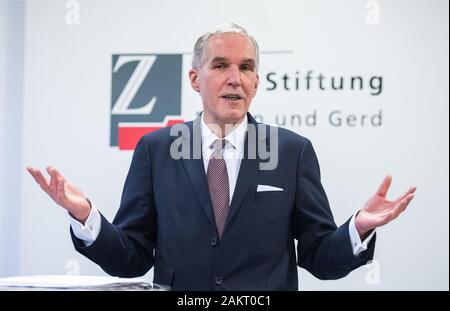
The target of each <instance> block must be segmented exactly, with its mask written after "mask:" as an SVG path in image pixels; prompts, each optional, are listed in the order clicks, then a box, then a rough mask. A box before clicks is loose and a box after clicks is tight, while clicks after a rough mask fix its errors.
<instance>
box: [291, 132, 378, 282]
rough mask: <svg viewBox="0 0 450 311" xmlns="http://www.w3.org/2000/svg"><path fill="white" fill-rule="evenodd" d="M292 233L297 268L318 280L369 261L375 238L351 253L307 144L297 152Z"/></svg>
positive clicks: (339, 275) (345, 231) (346, 234)
mask: <svg viewBox="0 0 450 311" xmlns="http://www.w3.org/2000/svg"><path fill="white" fill-rule="evenodd" d="M296 187H297V188H296V195H295V206H294V214H293V232H294V236H295V238H296V239H297V240H298V244H297V253H298V257H297V258H298V266H300V267H302V268H305V269H306V270H308V271H309V272H310V273H311V274H313V275H314V276H315V277H317V278H319V279H338V278H342V277H344V276H346V275H347V274H349V273H350V272H351V271H352V270H354V269H356V268H358V267H360V266H361V265H364V264H366V263H367V262H368V261H370V260H372V258H373V254H374V249H375V239H376V236H374V237H373V238H372V240H371V241H370V243H369V245H368V249H367V250H366V251H364V252H363V253H361V254H360V255H358V256H355V255H354V254H353V250H352V246H351V242H350V235H349V228H348V226H349V221H350V219H349V220H348V221H347V222H346V223H345V224H343V225H342V226H340V227H339V228H338V227H337V226H336V224H335V222H334V219H333V214H332V212H331V209H330V205H329V203H328V199H327V196H326V193H325V190H324V189H323V186H322V184H321V181H320V168H319V163H318V160H317V157H316V154H315V152H314V148H313V146H312V144H311V142H310V141H308V140H306V142H305V143H304V145H303V148H302V150H301V152H300V156H299V162H298V171H297V185H296Z"/></svg>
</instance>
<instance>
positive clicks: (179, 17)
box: [0, 0, 449, 290]
mask: <svg viewBox="0 0 450 311" xmlns="http://www.w3.org/2000/svg"><path fill="white" fill-rule="evenodd" d="M10 2H15V1H7V0H3V1H2V2H0V3H1V6H0V17H1V18H0V23H1V24H0V26H2V27H0V40H1V41H0V42H1V45H0V65H1V67H0V68H1V70H0V72H1V74H2V75H1V76H0V90H1V92H0V103H1V104H2V105H1V106H0V117H1V124H0V130H1V131H0V134H1V135H0V148H1V149H0V160H1V161H0V163H1V164H2V166H1V168H2V171H1V174H0V186H1V187H0V189H2V196H1V198H0V199H2V201H1V204H2V206H1V209H0V212H1V214H0V215H1V218H0V225H1V226H2V230H1V237H0V243H1V244H0V246H1V247H0V252H1V253H0V254H1V258H0V263H1V264H2V266H0V267H3V270H0V273H2V274H3V275H11V274H22V275H25V274H37V273H53V274H64V273H68V272H77V271H79V272H80V273H81V274H102V273H103V272H102V271H101V269H99V268H98V267H97V266H96V265H95V264H93V263H91V262H90V261H88V260H87V259H85V258H84V257H82V256H80V255H79V254H77V253H76V252H75V251H74V249H73V246H72V244H71V241H70V236H69V233H68V221H67V215H66V214H65V212H64V211H63V210H62V209H61V208H59V207H57V206H56V205H55V204H53V203H52V202H51V201H50V199H49V198H48V197H47V196H46V195H45V194H44V193H42V191H41V190H40V189H39V187H37V185H36V184H35V183H34V181H33V180H32V178H31V177H30V176H28V175H27V174H26V173H25V170H24V167H25V166H28V165H31V166H37V167H40V168H44V167H45V166H46V165H49V164H51V165H53V166H55V167H57V168H59V169H60V171H61V172H62V173H63V174H64V175H65V176H66V177H67V178H69V179H70V180H72V181H73V182H74V183H76V184H77V185H78V186H79V187H80V188H82V189H83V190H84V191H85V192H86V193H87V194H88V195H89V196H90V197H91V198H92V200H93V201H94V202H95V204H96V205H97V207H98V208H99V209H100V210H101V211H102V212H103V213H104V214H105V215H106V216H107V218H108V219H110V220H112V218H113V217H114V214H115V212H116V210H117V208H118V204H119V200H120V195H121V191H122V186H123V182H124V179H125V176H126V172H127V170H128V166H129V164H130V159H131V153H130V152H119V151H118V150H117V149H115V148H111V147H109V123H110V120H109V118H110V92H111V90H110V87H111V55H112V54H115V53H182V52H189V51H191V50H192V47H193V44H194V42H195V40H196V39H197V37H198V36H199V35H200V34H202V33H203V32H205V31H206V30H208V29H210V28H211V27H213V26H215V25H218V24H221V23H224V22H227V21H235V22H237V23H239V24H242V25H243V26H245V27H247V29H248V30H249V31H250V32H251V33H252V34H254V36H255V37H256V39H257V40H258V42H259V44H260V48H261V50H262V51H263V52H273V51H290V53H286V54H268V53H263V54H262V57H261V67H260V73H261V75H265V73H267V72H270V71H276V72H277V73H279V74H282V73H285V72H286V73H289V74H291V75H295V72H296V71H300V73H301V76H302V77H304V74H305V72H306V71H308V70H314V72H315V73H318V72H322V73H323V74H324V75H328V76H330V75H335V76H340V75H344V76H350V75H355V74H359V75H361V76H363V77H365V78H367V77H370V76H372V75H382V76H383V83H384V85H383V92H382V94H380V95H379V96H371V95H370V91H369V90H368V89H367V88H366V89H365V90H363V91H353V92H352V91H349V90H344V91H332V90H330V91H323V92H319V91H317V90H312V91H309V92H308V91H305V90H300V91H289V92H288V91H283V90H281V89H278V90H277V91H272V92H269V91H267V90H265V88H266V87H268V86H269V85H270V84H268V83H267V82H266V81H264V77H262V79H263V81H262V83H261V86H260V90H259V94H258V95H257V97H256V98H255V101H254V102H253V105H252V107H251V112H253V113H254V114H260V115H263V116H264V118H265V120H266V121H268V122H273V116H274V115H275V114H292V113H299V114H304V113H309V112H311V111H313V110H317V112H318V115H319V117H318V118H319V120H318V125H317V126H316V127H304V126H303V127H290V128H291V129H292V130H294V131H296V132H298V133H300V134H302V135H304V136H307V137H309V138H310V139H311V140H312V141H313V143H314V146H315V148H316V151H317V153H318V156H319V160H320V163H321V168H322V179H323V184H324V186H325V188H326V190H327V193H328V196H329V200H330V202H331V204H332V208H333V211H334V214H335V218H336V221H337V222H338V223H339V224H341V223H343V222H344V221H345V220H346V219H347V218H348V217H350V215H351V214H352V213H353V212H354V211H355V210H356V209H358V208H360V207H361V206H362V204H363V203H364V202H365V201H366V199H367V198H368V197H369V196H370V195H371V194H372V193H373V192H374V191H375V190H376V189H377V187H378V185H379V183H380V182H381V180H382V178H383V176H384V175H385V174H387V173H390V174H392V175H393V177H394V180H393V184H392V187H391V190H390V193H389V197H390V198H392V199H393V198H396V197H397V196H399V195H400V194H402V193H403V192H404V191H405V190H406V189H407V188H408V187H409V186H412V185H417V186H418V192H417V196H416V198H415V199H414V201H413V203H412V204H411V207H410V208H409V210H408V211H407V212H406V213H405V214H404V215H402V217H401V218H399V219H398V220H396V221H395V222H393V223H392V224H390V225H389V226H386V227H383V228H381V229H379V230H378V233H379V234H378V241H377V247H376V255H375V258H376V266H375V267H371V268H370V267H369V268H367V267H362V268H360V269H358V270H356V271H354V272H353V273H352V274H350V275H349V276H348V277H346V278H345V279H342V280H338V281H326V282H325V281H320V280H317V279H315V278H314V277H312V276H311V275H309V274H308V273H307V272H305V271H303V270H299V275H300V288H301V289H303V290H322V289H327V290H400V289H403V290H423V289H425V290H448V287H449V285H448V284H449V283H448V275H449V273H448V263H449V257H448V254H449V253H448V245H449V243H448V242H449V241H448V236H449V232H448V231H449V230H448V229H449V224H448V219H449V217H448V216H449V215H448V210H449V192H448V186H449V182H448V180H449V178H448V159H449V154H448V130H449V126H448V125H449V121H448V99H449V98H448V82H449V81H448V51H449V50H448V2H447V1H444V0H442V1H440V0H434V1H424V0H422V1H421V0H414V1H411V0H408V1H406V0H397V1H387V0H385V1H381V0H380V1H377V3H379V5H380V22H379V24H376V25H370V24H368V23H367V22H366V15H367V13H368V10H367V9H366V3H367V2H366V1H358V0H345V1H339V2H338V1H332V0H327V1H325V0H319V1H317V0H316V1H287V0H281V1H277V2H276V3H274V2H273V1H268V0H267V1H266V0H263V1H258V2H243V1H236V0H230V1H191V2H187V1H181V0H178V1H170V2H168V1H166V2H164V1H143V0H142V1H137V0H134V1H119V0H108V1H106V0H95V1H94V0H89V1H87V0H79V1H78V2H79V4H80V9H81V10H80V24H78V25H73V24H72V25H69V24H67V23H66V20H65V14H66V8H65V3H66V1H59V0H40V1H26V6H25V7H26V8H25V20H24V23H22V24H21V25H22V27H23V25H24V27H25V39H24V42H25V44H24V47H22V51H23V52H24V63H23V68H24V77H23V79H22V78H21V77H20V75H19V76H17V70H16V69H14V68H16V66H10V64H11V62H13V61H15V60H13V58H14V57H13V58H12V57H11V55H15V56H17V55H18V56H20V55H21V52H20V44H19V45H17V44H16V45H10V44H8V43H6V44H5V43H4V42H5V38H11V34H13V37H15V36H16V35H17V36H18V38H20V33H21V32H20V28H21V27H20V25H19V26H18V27H12V26H10V25H7V27H5V28H4V27H3V25H4V23H5V21H7V20H8V18H7V17H10V16H11V15H9V14H12V13H11V11H8V10H6V9H7V7H8V3H10ZM18 2H19V3H20V2H22V1H18ZM19 21H20V19H19ZM17 46H18V47H19V49H18V50H17V49H16V50H14V51H13V52H11V51H12V49H13V47H17ZM14 59H15V58H14ZM189 60H190V55H189V54H186V55H185V57H184V60H183V64H184V78H183V79H184V80H183V89H182V91H183V93H182V114H183V116H184V118H185V119H191V118H192V117H193V116H194V114H195V112H196V111H198V110H200V109H201V103H200V99H199V97H198V96H197V95H196V94H195V93H194V92H193V91H192V90H191V89H190V87H189V85H188V79H187V70H188V67H189V64H188V62H189ZM5 64H6V65H5ZM17 66H18V68H20V66H22V65H21V64H18V65H17ZM11 67H13V68H12V69H11ZM19 72H20V71H19ZM12 77H14V79H12ZM22 81H23V87H24V89H23V92H22V90H21V85H22ZM10 87H12V88H13V89H15V90H20V92H16V93H14V95H11V93H8V92H7V91H8V89H9V88H10ZM316 88H317V87H316ZM22 94H23V101H22V99H21V95H22ZM11 98H12V99H14V100H11ZM335 109H340V110H342V111H345V112H347V113H359V112H360V113H365V112H371V113H374V112H376V111H378V110H380V109H381V110H383V126H382V127H371V126H364V127H361V126H357V127H339V128H336V127H332V126H330V125H329V124H328V123H327V119H326V117H327V114H328V113H329V112H330V111H331V110H335ZM11 115H12V116H13V117H11ZM14 116H15V117H14ZM319 121H320V122H319ZM22 133H23V136H22V139H21V135H22ZM14 142H20V143H21V144H19V145H17V144H16V145H14V144H13V143H14ZM11 144H12V145H11ZM22 155H23V156H22ZM22 158H23V159H22ZM14 178H21V183H20V185H19V183H12V184H11V180H14ZM12 185H13V186H12ZM19 186H20V187H19ZM19 191H20V194H21V195H20V196H19V195H17V194H18V193H19ZM11 209H14V212H13V213H12V212H11ZM5 215H6V216H5ZM9 219H13V221H12V222H10V221H9ZM8 224H9V225H8ZM6 229H7V230H6ZM18 229H20V234H19V232H17V231H18ZM10 230H12V231H10ZM11 232H12V233H13V234H11ZM11 241H13V242H14V243H12V242H11ZM17 247H20V249H17ZM14 249H16V250H17V251H14ZM10 251H12V253H11V254H13V256H10V255H8V253H9V252H10ZM7 258H12V259H13V261H11V260H9V259H8V260H6V259H7ZM19 263H20V265H19ZM374 276H375V277H374ZM147 277H148V278H150V279H151V273H150V274H148V275H147ZM368 280H369V281H368ZM374 281H375V282H374Z"/></svg>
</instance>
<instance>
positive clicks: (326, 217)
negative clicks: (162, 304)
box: [28, 24, 415, 290]
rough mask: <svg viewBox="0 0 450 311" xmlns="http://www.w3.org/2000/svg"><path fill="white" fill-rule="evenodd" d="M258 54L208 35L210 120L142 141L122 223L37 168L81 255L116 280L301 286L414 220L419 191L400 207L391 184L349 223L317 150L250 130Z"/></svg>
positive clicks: (235, 31)
mask: <svg viewBox="0 0 450 311" xmlns="http://www.w3.org/2000/svg"><path fill="white" fill-rule="evenodd" d="M258 55H259V51H258V45H257V43H256V41H255V40H254V39H253V38H252V37H251V36H250V35H248V34H247V32H246V31H245V30H244V29H243V28H242V27H240V26H238V25H235V24H229V25H225V26H222V27H219V28H218V29H215V30H213V31H211V32H208V33H206V34H205V35H203V36H202V37H200V39H199V40H198V41H197V43H196V45H195V49H194V58H193V68H192V69H191V70H190V71H189V78H190V82H191V85H192V88H193V89H194V90H195V91H197V92H198V93H199V94H200V96H201V98H202V101H203V114H202V115H201V116H199V117H198V118H197V119H196V120H194V121H193V122H187V123H186V124H184V127H185V129H187V131H182V130H181V131H174V128H164V129H162V130H159V131H157V132H154V133H151V134H148V135H145V136H144V137H143V138H142V139H141V140H140V141H139V143H138V145H137V147H136V149H135V152H134V155H133V160H132V163H131V167H130V170H129V173H128V176H127V179H126V182H125V186H124V190H123V195H122V200H121V205H120V208H119V211H118V213H117V215H116V217H115V219H114V221H113V223H112V224H111V223H109V222H108V221H107V220H106V219H105V218H104V217H103V216H102V215H101V214H100V213H99V211H98V210H97V209H96V208H95V206H94V205H92V204H91V203H90V201H89V200H88V199H86V197H85V196H84V194H83V193H82V192H81V191H80V190H79V189H78V188H77V187H76V186H74V185H73V184H71V183H70V182H69V181H67V180H66V179H65V178H64V177H63V176H62V175H61V174H60V173H59V172H58V171H57V170H56V169H54V168H51V167H49V168H47V171H48V173H49V174H50V176H51V179H50V180H48V179H47V178H45V177H44V176H43V175H42V173H41V172H40V171H39V170H37V169H33V168H28V171H29V172H30V173H31V174H32V175H33V177H34V178H35V179H36V181H37V182H38V183H39V184H40V186H41V187H42V188H43V190H44V191H45V192H47V193H48V194H49V195H50V196H51V198H52V199H53V200H54V201H55V202H56V203H58V204H59V205H61V206H62V207H64V208H65V209H67V210H68V212H69V213H70V215H71V216H72V217H73V219H72V224H71V234H72V238H73V243H74V245H75V248H76V249H77V250H78V251H79V252H80V253H82V254H84V255H85V256H87V257H88V258H90V259H91V260H92V261H94V262H96V263H97V264H99V265H100V266H101V267H102V268H103V269H104V271H106V272H107V273H109V274H111V275H117V276H122V277H136V276H141V275H143V274H145V273H146V272H147V271H148V270H149V269H150V268H152V267H154V282H155V283H159V284H163V285H168V286H170V287H171V288H172V289H174V290H297V288H298V279H297V265H299V266H300V267H303V268H305V269H307V270H308V271H309V272H311V273H312V274H313V275H315V276H316V277H318V278H320V279H336V278H340V277H343V276H345V275H347V274H348V273H350V272H351V271H352V270H353V269H355V268H357V267H359V266H361V265H363V264H365V263H366V262H367V261H369V260H371V259H372V257H373V253H374V247H375V235H374V229H375V228H377V227H379V226H382V225H384V224H386V223H388V222H390V221H391V220H392V219H394V218H396V217H397V216H398V215H399V214H400V213H401V212H403V211H404V210H405V209H406V207H407V206H408V204H409V202H410V201H411V200H412V198H413V196H414V195H413V193H414V191H415V188H414V187H413V188H410V189H409V190H408V191H406V193H405V194H404V195H402V196H401V197H399V198H398V199H397V200H395V201H388V200H387V199H386V193H387V190H388V188H389V186H390V183H391V177H390V176H388V177H386V178H385V179H384V181H383V182H382V184H381V186H380V188H379V190H378V191H377V192H376V193H375V194H374V195H373V196H372V197H371V198H370V199H369V200H368V202H367V203H366V204H365V205H364V206H363V207H362V208H361V209H360V210H359V211H358V212H357V213H355V215H353V216H352V217H351V218H350V219H349V220H348V221H347V222H346V223H345V224H343V225H342V226H340V227H337V226H336V225H335V223H334V220H333V216H332V213H331V210H330V208H329V204H328V200H327V197H326V194H325V191H324V189H323V188H322V185H321V182H320V171H319V164H318V161H317V158H316V155H315V152H314V149H313V147H312V145H311V142H310V141H309V140H307V139H306V138H304V137H302V136H299V135H297V134H295V133H293V132H290V131H288V130H285V129H279V130H277V131H276V134H277V135H276V136H274V137H273V136H271V135H266V134H267V133H268V132H271V131H272V132H273V131H274V128H272V127H268V126H263V127H264V128H265V129H266V130H267V131H266V134H264V132H261V131H250V128H252V127H253V128H256V127H257V126H258V124H257V122H256V121H255V120H254V119H253V117H252V116H251V115H250V114H249V113H248V110H249V107H250V103H251V101H252V99H253V97H254V96H255V94H256V90H257V87H258V81H259V77H258V73H257V68H258V61H259V58H258ZM174 132H176V133H175V135H174ZM180 132H181V135H180ZM251 133H252V135H250V134H251ZM196 141H200V144H198V145H199V146H200V148H201V150H200V156H198V157H195V156H194V154H195V153H196V150H195V149H196V147H195V146H196V143H195V142H196ZM175 143H178V144H175ZM252 143H256V144H259V145H262V146H264V147H269V148H272V149H275V150H270V154H271V156H270V158H273V157H274V156H275V157H277V159H278V160H277V162H276V166H275V167H273V168H272V169H261V165H262V164H263V163H266V162H267V158H264V157H262V156H261V154H259V153H258V154H256V155H255V156H250V155H251V152H250V149H251V148H250V146H252ZM274 143H275V144H274ZM274 145H276V148H274V147H273V146H274ZM174 146H175V147H174ZM180 147H181V148H180ZM180 149H182V151H183V152H185V153H183V154H184V156H181V157H180V156H179V155H180V154H179V153H177V152H178V151H179V150H180ZM258 150H259V149H258ZM197 151H198V150H197ZM269 160H270V159H269ZM295 239H296V240H298V246H297V255H298V262H296V250H295V244H294V240H295ZM361 240H362V241H361Z"/></svg>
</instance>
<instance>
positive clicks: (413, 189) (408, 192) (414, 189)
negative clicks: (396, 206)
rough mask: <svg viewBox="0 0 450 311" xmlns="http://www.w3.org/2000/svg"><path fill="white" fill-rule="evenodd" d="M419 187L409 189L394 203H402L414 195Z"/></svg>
mask: <svg viewBox="0 0 450 311" xmlns="http://www.w3.org/2000/svg"><path fill="white" fill-rule="evenodd" d="M416 190H417V187H411V188H409V189H408V190H407V191H406V192H405V193H404V194H402V195H401V196H399V197H398V198H397V200H395V201H394V202H400V201H401V200H403V199H404V198H406V197H407V196H408V195H409V194H412V193H414V192H416Z"/></svg>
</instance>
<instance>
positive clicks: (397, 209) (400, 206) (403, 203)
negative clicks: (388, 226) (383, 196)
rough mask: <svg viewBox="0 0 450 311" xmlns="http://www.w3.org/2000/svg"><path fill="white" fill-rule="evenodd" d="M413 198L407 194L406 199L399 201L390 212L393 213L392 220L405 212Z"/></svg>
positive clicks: (412, 195)
mask: <svg viewBox="0 0 450 311" xmlns="http://www.w3.org/2000/svg"><path fill="white" fill-rule="evenodd" d="M413 198H414V194H412V193H411V194H409V195H407V196H406V198H404V199H403V200H401V201H400V202H399V203H398V204H397V205H396V206H395V208H394V209H393V210H392V213H393V219H394V218H397V217H398V215H400V214H401V213H403V212H404V211H405V209H406V208H407V207H408V205H409V202H411V200H412V199H413Z"/></svg>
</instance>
